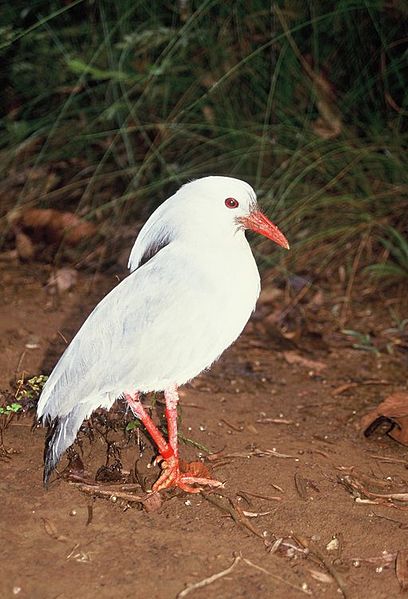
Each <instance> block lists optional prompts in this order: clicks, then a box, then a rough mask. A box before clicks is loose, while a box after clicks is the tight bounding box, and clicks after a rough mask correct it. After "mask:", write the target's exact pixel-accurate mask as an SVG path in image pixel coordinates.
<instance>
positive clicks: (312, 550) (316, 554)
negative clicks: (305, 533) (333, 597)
mask: <svg viewBox="0 0 408 599" xmlns="http://www.w3.org/2000/svg"><path fill="white" fill-rule="evenodd" d="M296 541H297V542H298V543H299V544H300V545H303V547H305V548H306V549H308V551H309V556H310V557H312V558H314V559H315V560H316V561H317V562H318V563H320V564H321V565H322V566H323V567H324V568H325V569H326V570H327V572H328V573H329V574H330V575H331V576H332V577H333V578H334V580H335V581H336V583H337V586H338V588H339V591H340V592H341V594H342V595H343V597H344V599H347V595H346V585H345V583H344V581H343V577H342V576H341V574H339V573H338V572H337V570H336V568H335V567H334V566H333V565H332V564H331V563H330V562H329V561H328V560H327V559H326V557H325V556H324V555H323V553H322V552H321V551H320V549H319V548H318V547H316V546H315V545H314V544H312V543H309V542H308V541H306V539H299V538H296Z"/></svg>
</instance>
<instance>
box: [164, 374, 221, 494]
mask: <svg viewBox="0 0 408 599" xmlns="http://www.w3.org/2000/svg"><path fill="white" fill-rule="evenodd" d="M164 397H165V400H166V419H167V430H168V434H169V445H170V447H171V449H172V450H173V456H172V457H170V458H168V459H164V460H163V461H161V466H162V469H163V472H162V474H161V475H160V477H159V479H158V480H157V481H156V482H155V483H154V485H153V491H160V490H161V489H168V488H169V487H179V488H180V489H182V490H183V491H186V492H187V493H199V492H200V490H201V489H200V487H192V486H191V485H193V484H196V485H208V486H213V487H219V486H221V484H222V483H220V482H219V481H217V480H212V479H211V478H206V477H197V476H195V475H194V474H193V473H190V472H188V469H187V471H186V472H180V462H179V457H178V437H177V404H178V401H179V396H178V393H177V387H176V386H174V387H169V388H168V389H166V390H165V391H164ZM161 456H162V457H164V456H163V454H161ZM199 464H200V466H201V463H199Z"/></svg>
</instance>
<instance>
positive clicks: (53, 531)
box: [42, 518, 68, 541]
mask: <svg viewBox="0 0 408 599" xmlns="http://www.w3.org/2000/svg"><path fill="white" fill-rule="evenodd" d="M42 521H43V524H44V530H45V532H46V533H47V535H48V536H50V537H51V538H53V539H55V540H56V541H67V540H68V537H66V536H65V535H60V534H58V531H57V528H56V526H55V524H53V522H51V520H48V518H43V519H42Z"/></svg>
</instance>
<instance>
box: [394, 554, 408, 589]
mask: <svg viewBox="0 0 408 599" xmlns="http://www.w3.org/2000/svg"><path fill="white" fill-rule="evenodd" d="M395 574H396V575H397V579H398V582H399V584H400V588H401V591H402V592H404V591H408V550H407V549H402V550H401V551H398V553H397V558H396V560H395Z"/></svg>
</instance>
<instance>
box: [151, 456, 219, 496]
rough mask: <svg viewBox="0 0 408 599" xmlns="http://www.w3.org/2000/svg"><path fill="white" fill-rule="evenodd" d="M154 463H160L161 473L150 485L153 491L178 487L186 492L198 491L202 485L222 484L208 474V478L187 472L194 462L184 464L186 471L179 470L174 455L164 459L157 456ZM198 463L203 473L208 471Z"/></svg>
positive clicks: (178, 463) (213, 485)
mask: <svg viewBox="0 0 408 599" xmlns="http://www.w3.org/2000/svg"><path fill="white" fill-rule="evenodd" d="M154 463H155V464H157V463H160V464H161V468H162V473H161V475H160V476H159V478H158V480H157V481H156V482H155V483H154V485H153V487H152V490H153V491H162V490H163V489H169V488H171V487H178V488H179V489H181V490H182V491H185V492H186V493H199V492H200V491H201V490H202V488H203V487H215V488H216V487H221V486H223V483H222V482H220V481H218V480H213V479H212V478H210V477H209V476H208V478H207V476H196V475H195V473H194V472H193V471H191V472H189V471H188V470H189V466H193V464H194V462H193V463H192V464H185V466H186V468H185V469H186V471H183V472H182V471H181V470H180V462H179V459H178V458H177V457H176V456H171V457H170V458H168V459H167V460H165V459H164V458H163V457H162V456H158V458H156V459H155V461H154ZM199 464H200V465H201V466H202V468H200V470H201V471H202V472H203V473H204V474H207V472H208V471H207V469H206V468H205V466H203V465H202V464H201V463H199ZM183 470H184V468H183ZM190 470H194V467H192V468H190ZM208 475H209V472H208ZM192 485H197V486H192Z"/></svg>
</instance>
